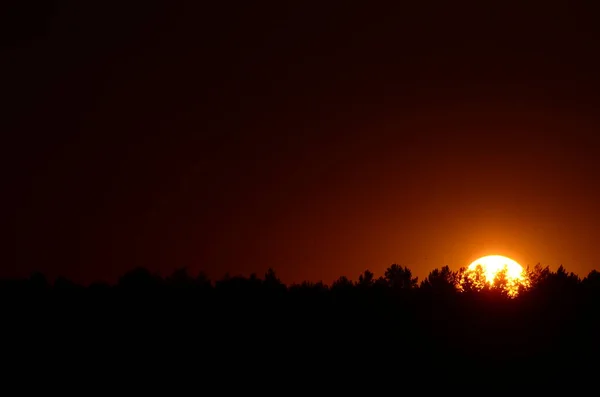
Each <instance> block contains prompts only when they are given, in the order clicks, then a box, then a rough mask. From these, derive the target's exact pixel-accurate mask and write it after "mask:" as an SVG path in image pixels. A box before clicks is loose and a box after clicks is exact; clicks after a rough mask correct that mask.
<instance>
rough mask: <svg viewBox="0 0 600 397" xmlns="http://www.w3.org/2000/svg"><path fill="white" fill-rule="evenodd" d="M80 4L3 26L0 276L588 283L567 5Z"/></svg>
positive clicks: (39, 11)
mask: <svg viewBox="0 0 600 397" xmlns="http://www.w3.org/2000/svg"><path fill="white" fill-rule="evenodd" d="M37 3H39V4H37ZM80 3H81V4H80ZM83 3H84V2H79V1H72V2H54V3H52V2H42V1H40V2H33V1H29V2H27V1H21V2H14V5H13V6H7V7H9V8H10V7H12V8H10V9H9V10H5V12H3V13H2V15H3V16H4V18H5V21H3V24H2V26H3V32H2V37H4V39H3V43H2V62H3V64H4V65H5V66H6V69H5V70H6V71H5V72H3V80H5V84H3V89H2V91H3V94H4V96H5V97H6V99H8V102H9V105H8V107H5V108H4V111H5V112H6V115H7V117H3V119H4V120H3V121H2V123H3V126H2V130H3V131H4V132H5V133H4V134H3V135H4V136H5V138H3V144H2V149H3V150H2V152H3V153H2V160H3V164H2V177H3V181H4V189H3V193H2V196H3V197H2V202H3V207H2V212H3V219H4V222H3V223H4V224H5V225H8V228H7V230H8V238H6V239H5V242H6V248H5V249H4V250H3V253H4V255H3V262H2V263H3V264H4V265H5V266H4V265H3V269H2V272H1V274H0V275H3V276H6V275H27V274H29V273H30V272H31V271H33V270H41V271H43V272H45V273H47V274H48V275H50V276H51V277H53V276H56V275H65V276H67V277H70V278H73V279H76V280H80V281H85V282H88V281H91V280H98V279H104V280H110V281H112V280H114V279H115V278H116V277H117V276H118V275H120V274H121V273H123V272H124V271H125V270H128V269H129V268H131V267H133V266H138V265H143V266H147V267H149V268H150V269H152V270H154V271H159V272H161V273H163V274H166V273H168V272H170V271H172V270H173V269H174V268H176V267H180V266H188V267H189V268H190V270H191V271H192V272H197V271H199V270H204V271H206V272H207V273H208V274H209V275H210V276H212V277H220V276H222V275H223V274H224V273H225V272H230V273H231V274H238V273H241V274H248V273H250V272H257V273H259V274H260V273H262V272H264V271H265V270H266V269H267V267H269V266H271V267H273V268H275V270H276V271H277V272H278V273H279V275H280V276H281V277H282V279H283V280H284V281H285V282H294V281H300V280H303V279H308V280H313V281H316V280H321V279H322V280H324V281H326V282H330V281H331V280H333V279H334V278H336V277H338V276H340V275H347V276H349V277H350V278H354V279H355V278H356V277H357V276H358V274H359V273H360V272H361V271H363V270H364V269H367V268H369V269H371V270H373V271H374V272H375V273H376V275H380V274H382V272H383V270H384V269H385V268H386V267H387V266H389V265H390V264H391V263H399V264H402V265H406V266H408V267H410V268H412V269H413V271H414V272H415V273H416V274H417V275H418V276H419V277H420V278H423V277H424V276H426V275H427V273H428V272H429V270H431V269H433V268H435V267H440V266H443V265H446V264H448V265H450V266H451V267H454V268H458V267H460V266H465V265H468V263H469V262H470V261H471V260H473V259H476V257H478V256H481V255H485V254H495V253H497V254H504V255H509V256H511V257H513V258H514V259H516V260H518V261H519V262H521V263H523V264H528V263H529V264H535V263H537V262H542V263H543V264H548V265H551V266H553V267H555V266H557V265H559V264H561V263H562V264H564V265H565V266H566V267H567V269H569V270H571V271H574V272H576V273H578V274H580V275H582V276H583V275H585V274H587V272H589V271H590V270H592V269H593V268H596V269H598V261H599V259H600V248H599V244H598V237H597V236H599V235H600V215H598V211H597V210H598V204H597V203H598V202H599V199H600V190H599V188H598V183H597V180H598V172H599V171H600V156H599V152H600V137H599V136H598V127H599V126H600V114H599V113H598V109H599V107H598V105H600V95H599V93H600V90H599V89H600V78H599V77H598V76H599V75H598V70H600V62H599V59H598V55H597V54H598V50H599V48H598V43H599V42H600V41H599V40H600V34H599V31H598V30H599V28H598V25H597V23H596V20H595V18H594V14H593V12H592V10H591V9H590V10H588V9H586V8H585V7H583V6H582V4H585V3H577V2H564V3H560V2H557V1H535V2H527V4H528V5H527V6H524V5H523V4H522V3H523V2H514V4H513V3H511V2H506V1H502V2H497V4H492V3H493V2H484V3H485V5H482V4H481V3H483V2H476V1H471V2H466V3H465V2H462V3H461V2H441V1H440V2H438V3H442V5H439V6H436V5H435V3H434V4H433V5H432V4H430V3H429V2H427V4H425V3H424V2H415V5H413V6H411V5H406V4H408V2H399V3H402V4H403V5H401V6H399V5H396V6H394V7H390V6H388V7H383V6H378V7H375V6H374V5H371V6H369V7H368V8H365V7H364V5H363V7H358V6H356V7H355V6H351V5H349V4H348V3H347V2H338V3H337V4H334V3H329V4H331V5H325V4H324V2H319V4H318V5H314V6H313V5H307V3H306V2H298V4H297V5H290V4H291V3H287V2H274V1H273V2H270V4H269V3H260V5H257V3H255V2H250V3H252V4H248V5H241V4H238V5H236V7H233V6H232V5H228V6H226V5H223V6H213V7H206V6H200V5H192V4H193V3H198V2H189V3H190V4H188V5H185V4H183V3H178V5H173V4H172V3H173V2H164V3H159V2H147V3H146V5H145V6H144V8H136V7H133V6H123V5H122V4H118V6H113V5H110V4H109V3H110V2H97V5H95V6H93V5H89V2H85V5H84V4H83ZM92 3H94V2H92ZM282 3H287V4H286V5H283V4H282ZM369 3H371V2H369ZM41 4H43V6H40V5H41ZM116 4H117V3H116ZM515 4H518V6H517V5H515ZM590 4H591V3H590ZM219 7H220V8H219Z"/></svg>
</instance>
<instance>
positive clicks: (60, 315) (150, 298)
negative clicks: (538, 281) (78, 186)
mask: <svg viewBox="0 0 600 397" xmlns="http://www.w3.org/2000/svg"><path fill="white" fill-rule="evenodd" d="M138 281H139V280H137V281H136V282H131V283H129V282H126V280H125V281H123V280H122V282H121V283H120V284H119V285H116V286H108V285H100V284H99V285H93V286H90V287H85V288H84V287H79V286H76V285H74V284H69V283H66V282H65V283H64V284H59V283H57V284H55V285H53V286H49V285H48V284H46V283H43V282H38V283H36V282H35V280H33V279H32V280H25V281H21V282H15V281H12V282H4V283H3V284H2V288H1V289H0V291H1V305H2V313H3V318H2V328H3V344H4V349H3V357H4V359H5V361H6V360H9V357H10V361H8V362H10V368H11V370H15V369H17V368H23V370H24V371H28V372H31V373H33V372H35V370H40V371H41V372H42V373H44V374H46V375H48V374H62V376H66V374H73V376H75V375H74V374H76V373H87V374H88V375H90V374H91V375H99V374H104V376H106V377H108V378H109V379H113V378H112V376H113V375H114V374H116V373H120V374H122V375H127V374H129V375H127V376H130V375H131V376H133V375H132V374H133V373H134V372H135V373H137V372H140V373H142V374H146V376H151V377H154V376H158V378H157V379H163V378H165V377H168V375H172V374H175V375H176V377H177V378H181V381H182V382H183V381H184V379H185V381H190V380H191V379H193V380H194V382H199V383H203V382H208V383H211V382H216V381H217V379H230V380H231V382H232V383H231V384H230V385H229V386H231V387H234V386H235V387H242V385H243V382H242V381H241V379H246V378H247V379H251V380H252V382H259V381H260V382H284V384H285V380H286V379H288V380H289V379H293V380H291V381H290V382H292V383H289V384H288V385H299V384H312V383H314V382H317V381H318V379H321V378H322V377H324V378H325V379H328V380H332V379H337V378H338V377H339V379H340V381H341V382H343V384H344V385H346V386H347V385H349V384H350V385H351V384H356V387H359V385H362V384H369V383H372V382H378V380H379V381H380V382H383V383H384V384H385V383H386V382H392V383H394V382H397V383H398V384H397V385H396V386H395V387H396V388H398V387H400V388H401V387H410V388H412V387H417V389H418V388H425V389H426V390H429V389H431V390H433V389H432V388H437V387H442V385H443V384H444V382H446V381H445V380H443V379H445V377H448V378H449V379H453V383H452V386H450V385H448V384H446V386H444V387H449V388H450V389H452V388H454V387H457V388H463V387H464V388H466V389H469V387H468V386H461V382H476V383H477V382H481V384H486V385H488V386H486V387H492V386H491V385H494V384H496V386H494V387H506V386H507V385H508V384H511V385H513V384H514V385H518V384H521V383H523V384H525V383H529V384H537V386H536V387H542V385H544V387H546V388H552V385H558V384H559V383H560V384H562V383H569V382H573V383H574V384H578V385H580V384H581V383H582V381H583V380H593V379H594V378H593V377H592V378H590V377H589V376H592V375H587V374H593V373H594V371H597V370H598V369H599V368H600V366H599V360H600V355H599V353H600V294H599V293H598V292H599V290H598V289H597V288H592V287H591V284H590V283H589V282H588V283H587V284H586V283H583V282H581V281H579V282H578V283H574V284H572V285H569V284H568V283H565V284H564V285H559V284H557V285H552V288H550V287H540V286H538V287H537V289H532V290H531V291H528V292H527V293H522V294H521V295H520V296H519V297H517V298H516V299H509V298H507V297H506V296H504V295H502V294H501V293H499V292H497V291H493V290H490V291H481V292H468V293H459V292H456V291H455V290H453V289H448V288H443V287H439V286H437V287H436V286H434V288H427V286H426V285H423V284H422V285H421V287H419V288H390V287H387V288H386V287H384V286H383V285H382V284H377V283H376V282H374V283H372V284H370V283H366V284H365V283H363V284H359V283H349V282H348V283H346V284H345V285H344V284H343V283H341V284H340V283H338V284H335V285H333V286H332V287H331V288H328V287H325V286H323V285H321V284H308V283H307V284H304V285H301V286H293V287H286V286H284V285H282V284H281V283H279V282H269V281H268V280H259V279H243V278H233V279H231V280H228V281H225V282H220V283H217V285H216V287H215V286H214V285H212V284H210V283H207V282H199V281H198V280H195V279H194V280H192V279H189V280H188V281H187V282H178V283H171V284H169V283H167V282H161V283H158V282H157V283H154V282H146V281H148V280H146V281H144V282H138ZM363 281H364V280H363ZM584 281H585V280H584ZM109 374H112V375H109ZM150 374H154V375H150ZM78 376H79V375H78ZM81 376H83V374H82V375H81ZM190 376H191V378H190ZM373 376H376V378H373ZM388 376H392V377H393V378H387V377H388ZM498 378H501V379H504V380H503V381H500V383H499V384H497V382H499V381H498ZM401 379H402V380H401ZM234 380H235V381H234ZM509 380H510V382H509ZM542 380H543V382H542ZM219 382H221V381H219ZM240 382H242V383H240ZM506 382H509V383H506ZM514 382H516V383H514ZM548 382H550V383H548ZM317 383H318V382H317ZM402 385H404V386H402ZM515 387H516V386H515ZM557 387H558V386H557ZM411 390H412V389H411ZM489 390H491V389H489ZM484 391H485V390H482V392H484Z"/></svg>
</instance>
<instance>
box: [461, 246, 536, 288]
mask: <svg viewBox="0 0 600 397" xmlns="http://www.w3.org/2000/svg"><path fill="white" fill-rule="evenodd" d="M486 284H487V286H489V287H491V288H500V289H502V290H504V291H505V292H506V293H507V294H508V296H510V297H515V296H516V295H517V294H518V293H519V287H528V286H529V277H528V276H527V272H526V271H525V270H524V269H523V267H522V266H521V265H519V264H518V263H517V262H516V261H514V260H512V259H510V258H507V257H505V256H502V255H488V256H484V257H481V258H479V259H477V260H475V261H473V262H472V263H471V264H470V265H469V266H468V267H467V269H466V271H465V273H464V274H463V277H462V279H461V281H460V287H461V289H462V290H465V289H467V288H474V289H475V290H481V289H482V288H483V287H485V286H486Z"/></svg>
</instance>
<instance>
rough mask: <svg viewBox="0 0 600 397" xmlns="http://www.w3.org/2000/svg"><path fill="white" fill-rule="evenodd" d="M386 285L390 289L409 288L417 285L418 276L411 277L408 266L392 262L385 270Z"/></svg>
mask: <svg viewBox="0 0 600 397" xmlns="http://www.w3.org/2000/svg"><path fill="white" fill-rule="evenodd" d="M384 277H385V280H386V283H387V285H388V286H389V287H390V288H391V289H392V290H409V289H413V288H416V287H417V286H418V281H419V279H418V277H413V276H412V272H411V270H410V269H409V268H408V267H402V266H400V265H397V264H393V265H391V266H390V267H388V268H387V269H386V270H385V274H384Z"/></svg>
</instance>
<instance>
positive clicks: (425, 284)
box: [420, 266, 459, 294]
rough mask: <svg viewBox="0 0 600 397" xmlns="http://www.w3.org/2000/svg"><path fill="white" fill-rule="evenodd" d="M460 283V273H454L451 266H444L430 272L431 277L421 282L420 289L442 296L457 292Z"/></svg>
mask: <svg viewBox="0 0 600 397" xmlns="http://www.w3.org/2000/svg"><path fill="white" fill-rule="evenodd" d="M458 282H459V280H458V272H453V271H452V270H450V267H449V266H444V267H442V268H441V269H433V270H432V271H431V272H429V275H428V276H427V277H426V278H425V279H424V280H423V281H422V282H421V286H420V288H422V289H424V290H431V291H435V292H437V293H442V294H444V293H452V292H454V291H456V288H457V284H458Z"/></svg>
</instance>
